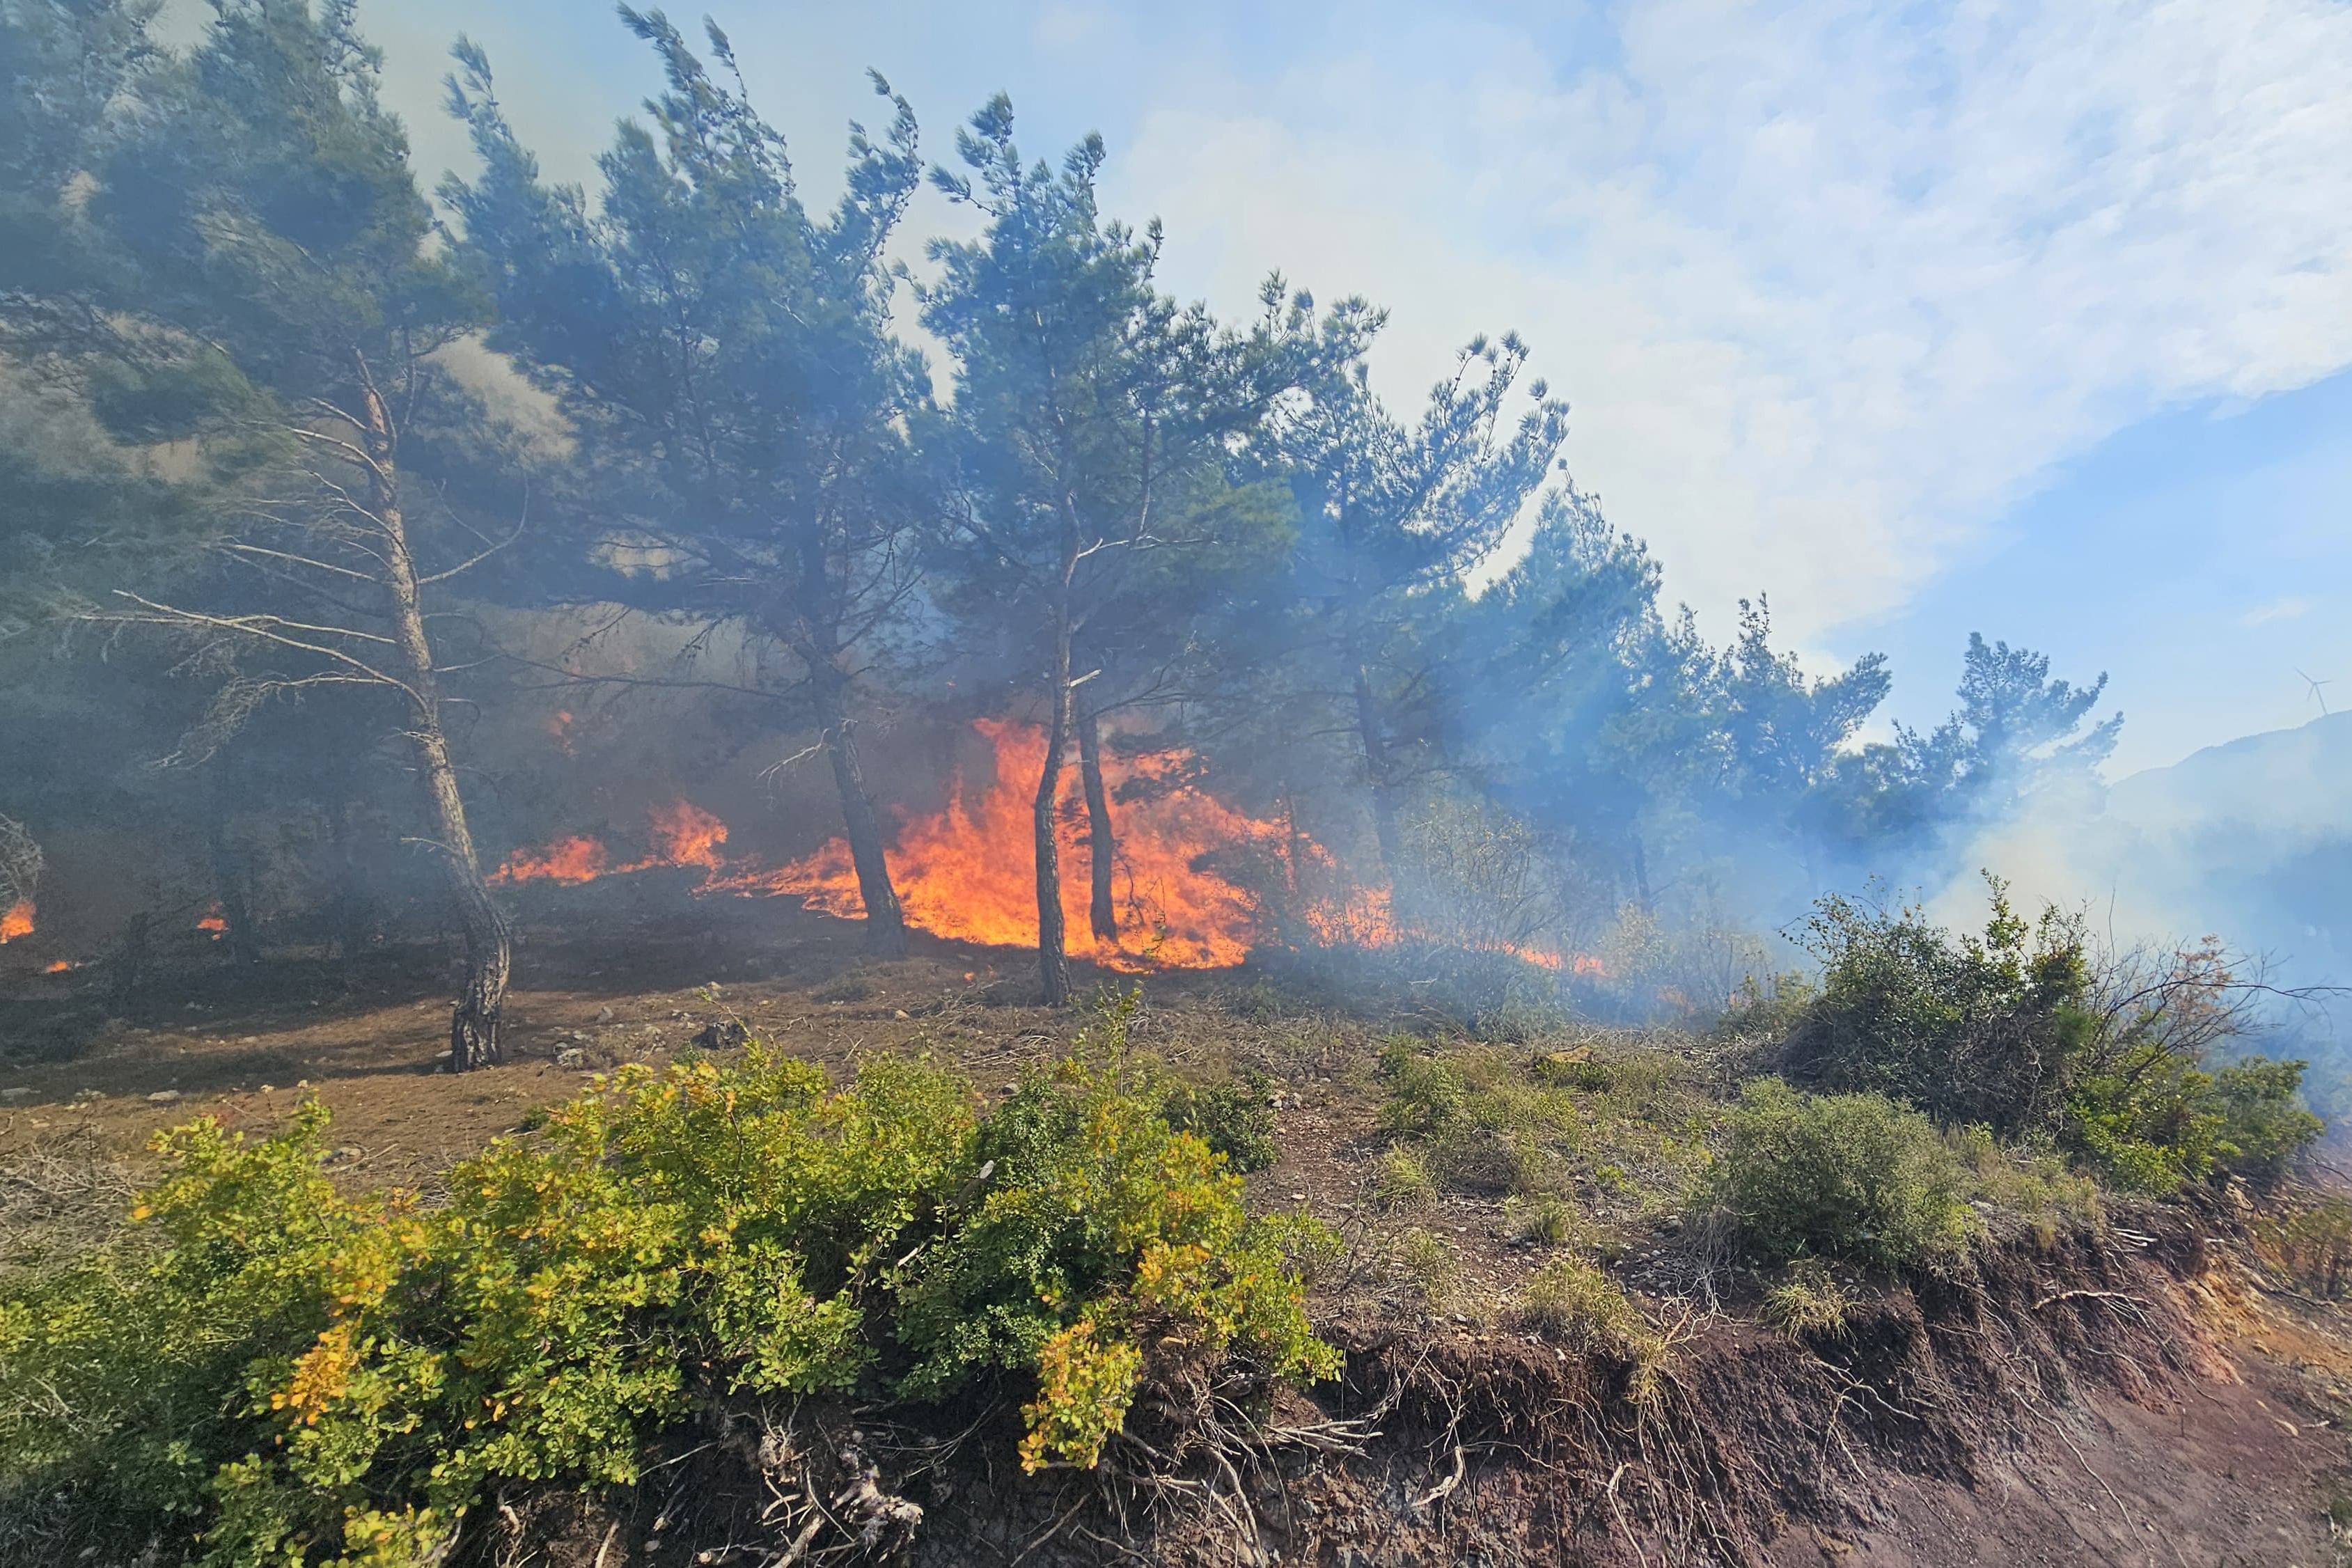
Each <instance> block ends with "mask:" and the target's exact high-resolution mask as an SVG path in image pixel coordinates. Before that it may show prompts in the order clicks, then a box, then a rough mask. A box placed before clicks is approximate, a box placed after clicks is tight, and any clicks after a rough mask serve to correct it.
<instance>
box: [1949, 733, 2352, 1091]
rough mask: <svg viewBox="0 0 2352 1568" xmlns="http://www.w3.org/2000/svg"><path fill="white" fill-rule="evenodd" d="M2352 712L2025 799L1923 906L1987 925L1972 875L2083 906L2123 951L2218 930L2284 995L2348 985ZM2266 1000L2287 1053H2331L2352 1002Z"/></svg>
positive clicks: (1956, 860) (2337, 1047)
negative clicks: (2274, 1003)
mask: <svg viewBox="0 0 2352 1568" xmlns="http://www.w3.org/2000/svg"><path fill="white" fill-rule="evenodd" d="M2347 778H2352V713H2338V714H2335V715H2332V716H2329V717H2326V718H2322V719H2319V720H2317V721H2314V722H2312V723H2309V724H2305V725H2304V726H2302V727H2301V728H2299V729H2294V730H2279V731H2270V732H2267V733H2263V734H2257V735H2249V736H2246V737H2244V738H2242V739H2241V740H2237V741H2232V742H2229V743H2228V744H2226V745H2221V746H2215V747H2211V748H2209V749H2207V750H2205V751H2201V752H2197V753H2196V754H2194V755H2193V756H2190V757H2189V758H2187V759H2186V760H2184V761H2183V762H2181V763H2177V764H2175V765H2174V766H2171V767H2166V768H2151V769H2149V770H2147V771H2146V772H2143V773H2134V774H2132V775H2130V776H2129V777H2127V778H2125V779H2123V780H2121V781H2119V782H2117V783H2116V784H2115V785H2113V786H2112V787H2111V788H2109V789H2107V790H2105V791H2104V792H2099V791H2095V790H2092V789H2079V788H2078V789H2074V790H2069V791H2056V792H2051V793H2048V794H2043V795H2032V796H2029V797H2028V798H2027V800H2026V802H2025V804H2024V805H2023V807H2022V809H2021V811H2020V813H2019V814H2018V815H2017V816H2014V817H2012V818H2011V819H2010V820H2007V821H2004V822H2001V823H1999V824H1995V825H1990V826H1982V827H1980V828H1979V829H1978V830H1976V831H1975V832H1974V833H1973V834H1971V835H1969V836H1968V837H1964V838H1962V839H1961V840H1959V841H1958V843H1957V845H1956V847H1955V850H1954V852H1953V854H1952V856H1951V860H1952V864H1951V865H1950V867H1949V868H1948V872H1947V874H1946V876H1945V877H1944V879H1942V881H1941V882H1940V885H1938V886H1937V891H1935V892H1934V894H1933V895H1932V896H1931V897H1930V898H1929V900H1928V910H1929V912H1930V913H1931V914H1933V915H1935V916H1936V917H1937V918H1938V919H1941V920H1943V921H1946V922H1948V923H1950V924H1954V925H1968V924H1970V923H1974V921H1972V920H1971V916H1972V915H1973V916H1974V920H1975V921H1980V920H1981V918H1982V910H1983V907H1984V899H1983V885H1982V883H1981V881H1979V879H1978V875H1979V871H1980V870H1982V871H1990V872H1991V873H1993V874H1994V875H1996V876H2000V877H2003V878H2005V879H2008V880H2009V881H2010V883H2011V887H2012V889H2013V892H2014V893H2015V895H2016V896H2017V897H2018V899H2019V900H2020V901H2021V903H2023V904H2027V905H2029V906H2030V905H2031V904H2034V903H2039V902H2042V901H2048V902H2051V903H2054V904H2057V905H2060V906H2061V907H2063V908H2070V909H2082V910H2085V911H2086V912H2087V913H2088V914H2089V916H2090V918H2091V920H2092V922H2093V924H2094V926H2095V928H2099V929H2103V931H2104V932H2105V935H2106V936H2107V938H2108V940H2109V941H2110V942H2112V943H2113V944H2114V945H2116V946H2118V947H2127V946H2131V945H2134V944H2137V943H2142V942H2158V943H2178V942H2188V941H2192V940H2195V939H2198V938H2200V937H2203V936H2206V935H2209V934H2210V935H2212V936H2216V937H2218V938H2219V939H2220V940H2221V942H2223V943H2224V944H2226V945H2227V946H2228V947H2230V948H2231V949H2232V950H2234V951H2236V952H2242V953H2243V954H2245V955H2247V959H2248V961H2249V963H2251V964H2252V967H2253V969H2254V970H2255V971H2256V972H2258V973H2261V974H2262V976H2263V978H2264V979H2265V980H2266V981H2267V983H2269V984H2273V985H2276V986H2278V987H2280V988H2281V989H2283V990H2284V989H2294V988H2310V987H2329V986H2341V985H2345V984H2352V896H2347V889H2352V791H2347V788H2346V787H2345V785H2346V780H2347ZM2332 1012H2333V1016H2331V1012H2330V1009H2329V1008H2328V1007H2326V1006H2325V1005H2305V1006H2287V1005H2283V1006H2281V1007H2279V1008H2276V1009H2273V1013H2274V1020H2273V1021H2274V1023H2275V1024H2276V1026H2277V1027H2278V1030H2279V1032H2280V1034H2281V1035H2282V1036H2284V1042H2283V1043H2284V1044H2291V1046H2292V1049H2293V1050H2294V1051H2295V1052H2300V1053H2305V1054H2315V1055H2321V1056H2340V1055H2341V1053H2342V1050H2343V1047H2344V1026H2345V1023H2346V1021H2347V1013H2346V1009H2345V1008H2344V1007H2343V1006H2342V1005H2340V1004H2338V1005H2335V1006H2334V1008H2333V1010H2332Z"/></svg>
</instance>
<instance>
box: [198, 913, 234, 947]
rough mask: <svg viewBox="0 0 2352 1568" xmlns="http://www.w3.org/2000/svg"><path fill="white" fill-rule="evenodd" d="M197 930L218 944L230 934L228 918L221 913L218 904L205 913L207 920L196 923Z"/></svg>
mask: <svg viewBox="0 0 2352 1568" xmlns="http://www.w3.org/2000/svg"><path fill="white" fill-rule="evenodd" d="M196 929H197V930H198V931H202V932H204V933H205V935H206V936H208V937H210V938H212V939H213V940H214V941H215V942H218V941H220V939H221V938H223V937H225V936H226V935H227V934H228V917H227V916H226V915H225V914H223V913H221V907H220V906H219V905H218V904H215V905H214V906H213V907H212V908H211V909H209V910H205V918H204V919H202V920H200V921H197V922H196Z"/></svg>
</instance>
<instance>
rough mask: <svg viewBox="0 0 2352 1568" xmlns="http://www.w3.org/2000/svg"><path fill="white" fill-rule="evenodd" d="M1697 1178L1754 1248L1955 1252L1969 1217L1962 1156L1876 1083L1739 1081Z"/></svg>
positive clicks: (1970, 1227)
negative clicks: (1829, 1086) (1810, 1087)
mask: <svg viewBox="0 0 2352 1568" xmlns="http://www.w3.org/2000/svg"><path fill="white" fill-rule="evenodd" d="M1971 1188H1972V1184H1971V1182H1970V1180H1969V1173H1968V1171H1967V1168H1966V1167H1965V1166H1963V1165H1962V1164H1961V1163H1960V1161H1959V1159H1958V1157H1957V1156H1956V1155H1955V1154H1954V1153H1953V1152H1952V1151H1951V1149H1949V1148H1948V1146H1947V1145H1946V1143H1945V1142H1944V1139H1943V1136H1942V1134H1940V1133H1939V1132H1937V1130H1936V1127H1935V1124H1934V1123H1933V1122H1931V1121H1928V1120H1927V1118H1926V1117H1925V1116H1922V1115H1921V1114H1919V1112H1917V1111H1916V1110H1907V1109H1906V1108H1905V1107H1903V1106H1900V1105H1897V1104H1896V1103H1895V1101H1893V1100H1889V1099H1887V1098H1886V1097H1885V1095H1879V1094H1825V1095H1811V1094H1804V1093H1801V1092H1800V1091H1798V1090H1796V1089H1790V1087H1789V1086H1788V1085H1787V1084H1785V1083H1783V1082H1781V1081H1780V1079H1759V1080H1758V1081H1757V1082H1755V1083H1752V1084H1750V1085H1748V1089H1746V1090H1745V1092H1743V1093H1742V1094H1741V1095H1740V1097H1739V1103H1738V1105H1737V1106H1735V1107H1733V1109H1732V1110H1731V1113H1730V1115H1729V1117H1728V1119H1727V1139H1726V1142H1725V1145H1724V1149H1723V1152H1722V1155H1721V1157H1720V1158H1719V1159H1718V1160H1717V1162H1716V1163H1715V1165H1714V1166H1713V1168H1712V1169H1711V1170H1710V1171H1709V1172H1708V1173H1707V1176H1706V1182H1705V1184H1704V1185H1703V1186H1702V1188H1701V1194H1700V1196H1701V1203H1702V1205H1704V1206H1706V1207H1708V1208H1711V1209H1713V1210H1715V1211H1716V1212H1718V1213H1720V1214H1721V1215H1723V1216H1724V1218H1725V1219H1726V1220H1727V1221H1728V1223H1729V1225H1730V1227H1731V1230H1732V1233H1733V1234H1734V1235H1735V1236H1736V1237H1738V1240H1739V1242H1740V1244H1741V1245H1742V1246H1743V1247H1745V1248H1746V1249H1747V1250H1748V1251H1749V1252H1750V1253H1752V1254H1754V1255H1755V1256H1757V1257H1759V1258H1770V1259H1783V1258H1802V1257H1807V1256H1819V1257H1824V1258H1849V1259H1852V1260H1853V1261H1855V1262H1860V1263H1873V1264H1878V1265H1882V1266H1885V1267H1887V1268H1903V1267H1907V1266H1913V1265H1921V1264H1926V1265H1933V1264H1935V1263H1937V1262H1939V1261H1946V1260H1948V1259H1950V1258H1953V1257H1955V1256H1956V1255H1957V1254H1958V1252H1959V1251H1960V1249H1961V1248H1962V1247H1964V1246H1965V1245H1966V1244H1967V1242H1968V1241H1969V1237H1972V1236H1974V1235H1975V1234H1976V1233H1977V1232H1978V1230H1979V1228H1980V1222H1979V1220H1978V1218H1977V1216H1976V1214H1975V1212H1974V1211H1973V1210H1971V1209H1970V1208H1969V1204H1968V1198H1969V1193H1970V1191H1971Z"/></svg>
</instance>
